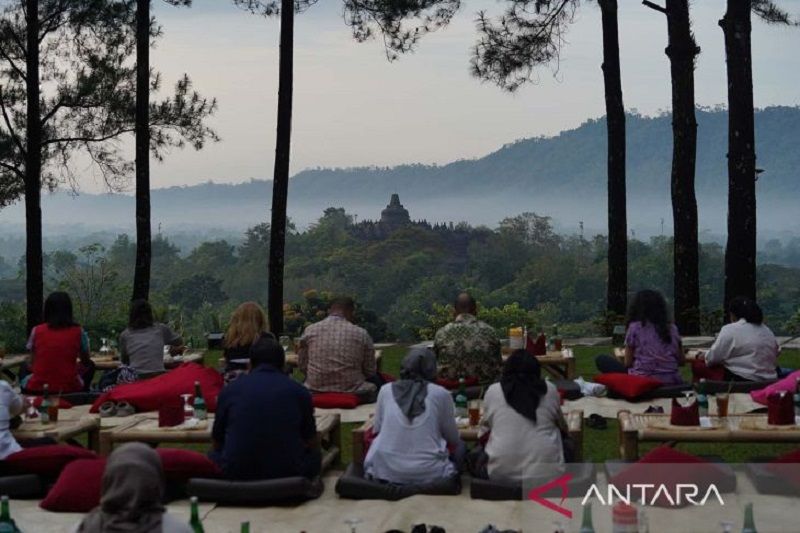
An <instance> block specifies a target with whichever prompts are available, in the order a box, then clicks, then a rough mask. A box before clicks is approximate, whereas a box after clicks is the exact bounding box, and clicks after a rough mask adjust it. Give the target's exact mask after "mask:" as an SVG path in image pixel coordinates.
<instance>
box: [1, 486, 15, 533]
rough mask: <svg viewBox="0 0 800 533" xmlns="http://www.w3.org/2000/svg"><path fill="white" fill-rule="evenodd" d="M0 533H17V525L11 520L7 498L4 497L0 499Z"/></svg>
mask: <svg viewBox="0 0 800 533" xmlns="http://www.w3.org/2000/svg"><path fill="white" fill-rule="evenodd" d="M0 533H19V528H18V527H17V523H16V522H14V519H13V518H11V511H10V509H9V507H8V496H6V495H3V497H2V498H1V499H0Z"/></svg>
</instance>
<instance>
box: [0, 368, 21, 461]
mask: <svg viewBox="0 0 800 533" xmlns="http://www.w3.org/2000/svg"><path fill="white" fill-rule="evenodd" d="M23 407H24V406H23V403H22V396H20V395H19V394H17V393H16V392H14V389H12V388H11V385H9V384H8V382H7V381H5V380H0V461H2V460H3V459H5V458H6V457H8V456H9V455H11V454H12V453H17V452H18V451H20V450H22V446H20V445H19V444H18V443H17V440H16V439H15V438H14V435H13V434H12V433H11V419H12V418H14V417H16V416H19V415H21V414H22V409H23Z"/></svg>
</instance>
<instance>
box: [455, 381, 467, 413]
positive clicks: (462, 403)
mask: <svg viewBox="0 0 800 533" xmlns="http://www.w3.org/2000/svg"><path fill="white" fill-rule="evenodd" d="M455 404H456V416H457V417H459V418H466V417H467V416H468V414H469V411H468V410H467V384H466V382H465V381H464V378H458V394H456V401H455Z"/></svg>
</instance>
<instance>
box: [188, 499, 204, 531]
mask: <svg viewBox="0 0 800 533" xmlns="http://www.w3.org/2000/svg"><path fill="white" fill-rule="evenodd" d="M189 501H190V502H191V504H192V517H191V518H190V519H189V527H191V528H192V531H194V533H205V529H203V523H202V522H201V521H200V510H199V509H198V507H197V496H192V499H191V500H189Z"/></svg>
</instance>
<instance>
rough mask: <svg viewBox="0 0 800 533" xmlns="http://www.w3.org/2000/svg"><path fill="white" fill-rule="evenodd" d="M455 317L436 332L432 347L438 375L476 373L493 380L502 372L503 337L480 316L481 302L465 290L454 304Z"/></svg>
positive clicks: (484, 380) (449, 376)
mask: <svg viewBox="0 0 800 533" xmlns="http://www.w3.org/2000/svg"><path fill="white" fill-rule="evenodd" d="M453 314H454V315H455V318H454V320H453V321H452V322H450V323H449V324H447V325H446V326H444V327H443V328H441V329H440V330H439V331H437V332H436V336H435V337H434V341H433V351H434V352H435V353H436V359H437V363H438V365H439V376H440V377H442V378H445V379H449V380H456V379H459V378H467V377H476V378H478V380H479V381H480V382H481V383H492V382H494V381H495V380H496V379H497V377H498V376H499V375H500V369H501V367H502V365H503V358H502V356H501V354H500V339H498V338H497V333H496V332H495V331H494V328H493V327H491V326H490V325H489V324H486V323H485V322H482V321H480V320H478V319H477V318H476V317H477V315H478V304H477V302H476V301H475V299H474V298H473V297H472V296H471V295H470V294H469V293H466V292H463V293H461V294H459V295H458V297H457V298H456V301H455V302H454V304H453Z"/></svg>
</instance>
